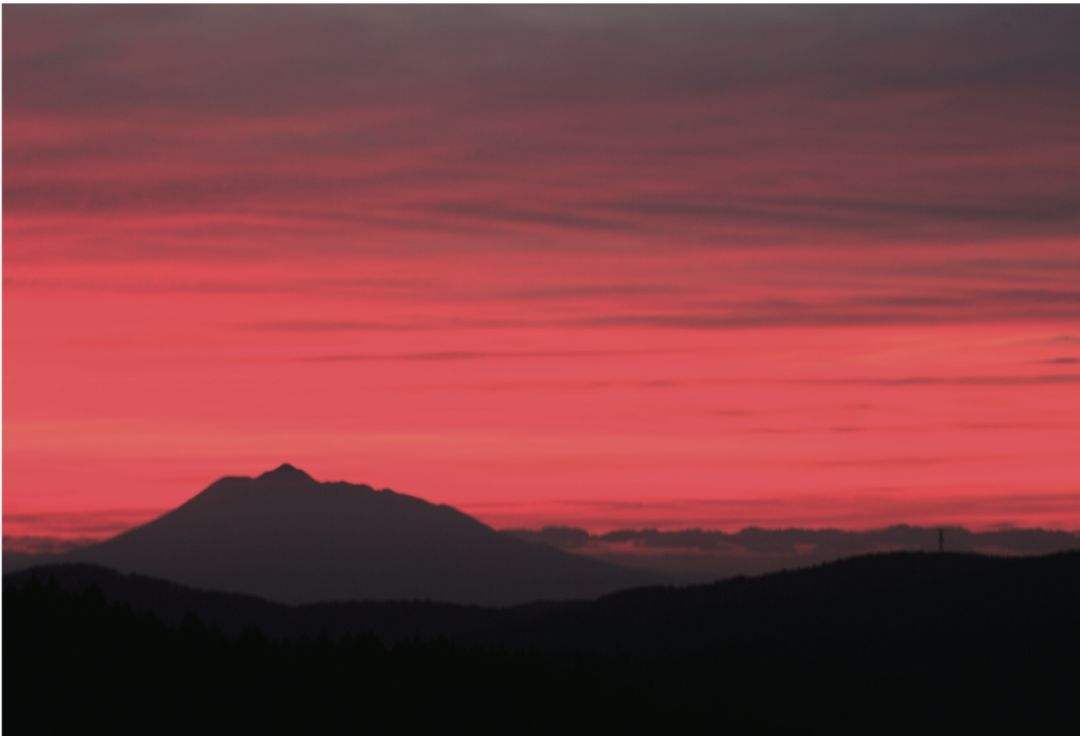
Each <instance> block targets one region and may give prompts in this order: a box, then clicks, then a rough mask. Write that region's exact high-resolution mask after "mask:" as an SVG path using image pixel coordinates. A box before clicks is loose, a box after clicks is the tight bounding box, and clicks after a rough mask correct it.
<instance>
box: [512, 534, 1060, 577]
mask: <svg viewBox="0 0 1080 736" xmlns="http://www.w3.org/2000/svg"><path fill="white" fill-rule="evenodd" d="M505 531H506V533H507V534H513V535H514V536H517V537H519V538H521V539H525V540H528V541H531V542H541V543H544V544H548V545H550V546H552V547H555V548H556V549H561V550H563V551H565V552H572V553H574V554H580V555H585V556H589V557H592V558H594V559H598V560H604V561H606V562H610V563H612V564H617V565H621V566H624V567H632V568H636V569H641V570H647V571H650V572H652V573H654V574H658V575H664V576H666V577H668V578H670V579H671V580H673V581H676V580H677V581H681V582H684V583H689V582H705V581H711V580H717V579H720V578H727V577H731V576H734V575H758V574H762V573H767V572H775V571H777V570H783V569H788V568H793V567H807V566H810V565H815V564H821V563H824V562H831V561H833V560H838V559H842V558H845V557H852V556H856V555H865V554H872V553H878V552H897V551H932V550H936V549H937V545H938V532H939V528H938V527H919V526H909V525H906V524H901V525H896V526H890V527H885V528H881V529H870V530H865V531H863V530H860V531H852V530H844V529H798V528H786V529H761V528H757V527H748V528H746V529H743V530H741V531H738V532H734V533H728V532H722V531H718V530H713V529H680V530H673V531H662V530H658V529H620V530H616V531H611V532H605V533H603V534H590V533H589V532H588V531H586V530H585V529H578V528H576V527H567V526H548V527H544V528H542V529H508V530H505ZM940 531H943V532H944V538H945V547H946V549H947V550H948V551H950V552H975V553H979V554H989V555H1045V554H1050V553H1053V552H1063V551H1067V550H1073V549H1080V534H1078V533H1074V532H1067V531H1058V530H1049V529H1025V528H1006V529H995V530H991V531H984V532H973V531H969V530H967V529H964V528H963V527H955V526H954V527H946V528H944V529H941V530H940Z"/></svg>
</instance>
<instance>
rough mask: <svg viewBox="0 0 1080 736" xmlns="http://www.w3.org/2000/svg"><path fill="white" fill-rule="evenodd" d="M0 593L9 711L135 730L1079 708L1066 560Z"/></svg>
mask: <svg viewBox="0 0 1080 736" xmlns="http://www.w3.org/2000/svg"><path fill="white" fill-rule="evenodd" d="M4 603H5V609H4V613H5V619H4V627H5V637H4V642H5V655H4V665H5V668H6V674H8V678H6V679H5V693H4V695H5V701H6V704H8V705H9V707H8V708H6V709H5V725H7V723H8V719H9V718H10V719H20V718H22V717H28V716H33V717H36V718H37V719H38V720H40V719H41V718H44V719H45V725H49V724H55V723H57V722H58V721H59V720H62V719H63V718H64V717H66V715H71V714H74V713H77V714H78V715H79V719H80V723H82V724H84V725H85V723H93V722H98V721H95V720H94V718H93V717H90V716H94V717H96V718H99V719H101V721H102V722H104V721H107V722H108V723H109V724H110V726H112V725H116V724H117V723H120V724H123V723H124V722H125V721H124V719H125V718H131V719H134V721H133V726H132V727H134V728H142V727H144V726H145V720H143V714H141V713H140V712H139V710H138V709H141V708H147V709H154V711H155V712H168V713H172V714H174V715H173V716H172V717H174V718H181V719H183V718H191V719H193V720H195V721H197V722H201V720H202V719H204V718H206V717H209V716H210V714H211V713H213V714H214V715H213V717H221V716H220V715H219V714H220V713H224V714H225V717H226V718H229V719H230V721H229V722H237V723H238V722H242V723H244V724H246V727H254V726H256V725H267V724H269V725H275V726H281V725H282V723H285V722H287V721H289V719H294V721H295V722H294V725H297V727H303V728H314V727H325V726H328V725H329V724H331V723H335V724H338V723H341V722H342V721H345V722H346V723H347V724H353V723H360V722H362V723H363V724H364V725H365V726H367V727H369V728H388V727H400V726H402V725H403V724H406V725H409V724H411V725H415V724H417V723H420V724H421V725H428V726H435V725H445V723H447V722H454V723H459V724H466V723H468V724H470V727H473V726H475V727H482V725H483V724H487V725H488V726H489V727H493V728H494V727H499V728H507V727H510V726H508V725H507V724H510V725H512V726H513V727H514V728H517V729H518V730H521V729H525V730H528V729H527V728H525V727H526V726H536V727H541V726H542V727H545V728H566V727H567V724H569V723H572V724H575V725H576V726H592V727H594V728H596V727H602V728H608V729H610V728H616V727H626V728H640V727H642V726H644V725H648V726H651V727H657V728H667V729H672V728H678V727H684V726H689V725H693V724H704V725H707V726H708V727H709V728H711V729H720V730H723V729H730V730H731V731H732V732H735V733H755V732H765V733H774V732H792V733H830V734H834V733H860V734H861V733H867V732H871V733H876V734H880V733H904V734H909V733H913V732H918V731H927V730H928V731H929V732H933V733H941V732H943V730H944V729H963V732H972V731H973V730H975V729H984V730H988V729H993V732H999V731H1000V729H1001V728H1003V727H1011V728H1013V729H1017V730H1018V731H1020V732H1026V733H1030V732H1048V731H1049V730H1050V729H1052V728H1054V727H1062V726H1064V725H1066V724H1068V723H1069V722H1070V721H1071V720H1073V719H1075V716H1076V710H1075V694H1076V692H1078V691H1080V673H1078V670H1077V669H1076V662H1077V661H1080V553H1063V554H1058V555H1052V556H1047V557H1038V558H1034V557H1032V558H990V557H981V556H976V555H962V554H943V555H938V554H918V553H897V554H888V555H873V556H866V557H859V558H853V559H849V560H843V561H841V562H837V563H832V564H828V565H824V566H821V567H817V568H811V569H805V570H796V571H789V572H783V573H777V574H772V575H767V576H763V577H759V578H739V579H734V580H729V581H724V582H720V583H716V584H713V585H701V586H691V587H685V588H670V587H654V588H640V589H635V590H628V591H624V592H620V593H616V594H613V595H608V596H604V597H602V598H600V599H598V600H595V601H591V602H590V601H570V602H561V603H560V602H553V603H540V604H532V605H525V606H516V607H510V608H482V607H477V606H455V605H446V604H432V603H422V602H413V603H403V602H398V603H394V602H351V603H350V602H342V603H331V604H317V605H304V606H287V605H281V604H275V603H271V602H268V601H265V600H260V599H257V598H252V597H248V596H238V595H233V594H220V593H212V592H206V591H195V590H191V589H188V588H184V587H182V586H178V585H175V584H172V583H166V582H163V581H157V580H152V579H148V578H145V577H141V576H131V575H122V574H118V573H115V572H113V571H109V570H104V569H102V568H98V567H89V566H56V567H48V568H36V569H33V570H28V571H23V572H20V573H16V574H13V575H8V576H6V577H5V579H4ZM57 693H62V694H63V701H64V703H65V705H67V706H70V707H69V709H67V710H56V709H51V705H53V704H55V698H56V694H57ZM35 704H37V705H35ZM38 705H40V710H35V708H36V707H37V706H38ZM32 719H33V718H32ZM117 719H119V720H117ZM232 719H235V720H232ZM928 724H929V725H928ZM121 730H123V728H121Z"/></svg>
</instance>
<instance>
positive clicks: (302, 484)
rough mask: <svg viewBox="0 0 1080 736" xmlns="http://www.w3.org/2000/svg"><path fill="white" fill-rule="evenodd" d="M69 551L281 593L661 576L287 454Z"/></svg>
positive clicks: (457, 594)
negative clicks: (316, 471) (326, 477)
mask: <svg viewBox="0 0 1080 736" xmlns="http://www.w3.org/2000/svg"><path fill="white" fill-rule="evenodd" d="M61 559H62V561H66V562H81V563H90V564H97V565H103V566H105V567H110V568H114V569H116V570H121V571H124V572H137V573H142V574H144V575H150V576H153V577H158V578H164V579H166V580H172V581H174V582H178V583H182V584H185V585H190V586H193V587H197V588H210V589H214V590H227V591H233V592H238V593H248V594H252V595H258V596H262V597H264V598H268V599H271V600H276V601H281V602H285V603H311V602H315V601H324V600H346V599H369V600H371V599H384V600H385V599H429V600H438V601H450V602H458V603H480V604H488V605H507V604H513V603H523V602H526V601H530V600H538V599H542V598H593V597H596V596H598V595H601V594H603V593H607V592H610V591H613V590H617V589H619V588H625V587H627V586H630V585H640V584H642V583H645V582H651V581H656V580H658V579H659V578H660V576H659V575H658V574H656V573H651V574H650V573H646V572H642V571H635V570H628V569H625V568H622V567H620V566H618V565H614V564H611V563H608V562H604V561H601V560H594V559H590V558H586V557H581V556H578V555H574V554H570V553H568V552H565V551H561V550H558V549H555V548H553V547H550V546H548V545H545V544H540V543H536V542H529V541H525V540H521V539H519V538H517V537H514V536H511V535H508V534H502V533H500V532H497V531H495V530H494V529H492V528H491V527H489V526H486V525H485V524H482V523H481V522H479V521H477V520H476V519H474V518H472V517H470V516H467V515H466V514H463V513H461V512H460V511H458V510H456V509H454V508H451V507H450V506H442V505H436V504H432V503H428V502H427V501H424V500H423V499H420V498H416V497H415V496H408V495H405V494H401V493H396V492H394V491H391V490H376V489H374V488H372V487H370V486H366V485H356V484H352V483H345V482H334V483H320V482H318V481H316V480H315V479H314V478H312V477H311V476H310V475H308V474H307V473H305V472H304V471H302V470H300V469H298V468H295V467H293V466H292V465H289V464H285V465H282V466H280V467H278V468H276V469H274V470H271V471H269V472H266V473H263V474H262V475H259V476H258V477H255V478H247V477H226V478H222V479H221V480H218V481H217V482H215V483H213V484H212V485H210V486H209V487H208V488H207V489H206V490H204V491H202V492H201V493H199V494H198V495H196V496H195V497H193V498H191V499H190V500H189V501H187V502H186V503H184V504H183V505H181V506H180V507H178V508H176V509H174V510H173V511H170V512H169V513H167V514H165V515H163V516H160V517H158V518H157V519H154V520H153V521H150V522H149V523H147V524H144V525H142V526H139V527H136V528H135V529H132V530H130V531H128V532H125V533H123V534H120V535H119V536H117V537H114V538H112V539H109V540H106V541H104V542H101V543H99V544H94V545H91V546H88V547H83V548H80V549H77V550H73V551H71V552H69V553H67V554H65V555H63V556H62V558H61Z"/></svg>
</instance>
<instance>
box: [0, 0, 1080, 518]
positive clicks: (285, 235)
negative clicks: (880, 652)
mask: <svg viewBox="0 0 1080 736" xmlns="http://www.w3.org/2000/svg"><path fill="white" fill-rule="evenodd" d="M1049 13H1053V14H1054V15H1055V17H1056V18H1055V20H1054V21H1053V22H1050V23H1048V22H1047V20H1046V18H1045V17H1044V14H1049ZM4 21H5V22H4V112H3V125H4V213H3V214H4V224H3V235H4V242H3V245H4V257H3V261H4V262H3V266H4V297H3V300H4V322H3V329H4V337H3V343H4V345H3V347H4V366H3V369H4V385H3V389H4V416H3V424H4V448H3V459H4V478H3V480H4V509H3V511H4V533H5V535H12V536H45V537H100V536H104V535H106V534H109V533H112V532H114V531H118V530H120V529H123V528H126V527H128V526H130V525H132V524H134V523H137V522H139V521H142V520H145V519H148V518H150V517H151V516H153V515H155V514H156V513H158V512H160V511H161V510H164V509H167V508H169V507H172V506H175V505H177V504H178V503H180V502H182V501H184V500H185V499H187V498H188V497H189V496H191V495H193V494H194V493H196V492H197V491H199V490H201V489H202V488H203V487H205V486H206V485H207V484H209V483H210V482H212V481H213V480H215V479H216V478H217V477H219V476H221V475H226V474H232V475H236V474H244V475H255V474H258V473H260V472H262V471H265V470H267V469H269V468H272V467H274V466H276V465H279V464H280V463H282V462H284V461H288V462H290V463H293V464H294V465H296V466H298V467H300V468H303V469H305V470H307V471H308V472H310V473H311V474H312V475H314V476H315V477H316V478H319V479H324V480H334V479H348V480H351V481H355V482H365V483H369V484H371V485H374V486H377V487H383V486H390V487H392V488H394V489H395V490H398V491H401V492H405V493H411V494H415V495H418V496H422V497H424V498H426V499H429V500H432V501H436V502H440V503H448V504H452V505H454V506H456V507H458V508H460V509H462V510H463V511H466V512H468V513H470V514H473V515H475V516H477V517H478V518H480V519H482V520H484V521H486V522H488V523H490V524H492V525H494V526H496V527H506V526H538V525H541V524H551V523H565V524H573V525H576V526H581V527H585V528H588V529H591V530H606V529H613V528H619V527H629V526H657V527H663V528H681V527H710V528H719V529H739V528H742V527H744V526H748V525H761V526H811V527H818V526H838V527H842V528H867V527H872V526H878V525H886V524H892V523H919V524H937V523H958V524H964V525H967V526H970V527H973V528H986V527H991V526H995V525H999V524H1014V525H1024V526H1036V525H1041V526H1048V527H1056V528H1066V529H1077V528H1080V443H1078V439H1080V96H1078V94H1077V89H1080V46H1078V45H1077V44H1076V39H1077V37H1078V36H1080V13H1078V12H1077V11H1076V9H1074V8H1055V9H1049V8H1046V9H1041V10H1032V9H1028V10H1024V11H1023V12H1020V11H1019V10H1016V9H1009V8H996V7H995V8H975V7H972V8H953V7H949V8H946V7H941V8H911V7H907V8H903V9H902V16H901V9H900V8H885V7H881V8H830V9H810V8H792V7H755V8H742V7H702V8H677V9H663V10H660V9H657V8H650V7H635V8H619V9H607V10H604V11H603V12H600V11H599V10H598V9H596V8H592V9H590V8H584V7H558V8H555V7H546V8H527V7H512V8H481V7H476V8H470V9H469V10H468V11H467V12H466V11H463V10H461V9H457V12H449V10H444V9H439V8H432V7H424V8H420V7H393V8H387V7H384V8H376V7H329V6H322V7H305V8H298V7H285V6H264V7H258V8H255V7H230V6H216V7H170V8H160V7H145V8H139V9H137V10H136V9H132V8H121V7H89V6H79V7H61V6H56V7H46V6H41V7H28V6H21V7H11V6H9V7H5V8H4Z"/></svg>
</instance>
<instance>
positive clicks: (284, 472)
mask: <svg viewBox="0 0 1080 736" xmlns="http://www.w3.org/2000/svg"><path fill="white" fill-rule="evenodd" d="M258 480H273V481H303V482H305V483H311V482H314V480H315V479H314V478H312V477H311V476H310V475H308V474H307V473H305V472H304V471H303V470H301V469H300V468H298V467H296V466H295V465H290V464H289V463H282V464H281V465H279V466H277V467H276V468H274V469H273V470H268V471H266V472H265V473H263V474H262V475H260V476H259V478H258Z"/></svg>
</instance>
